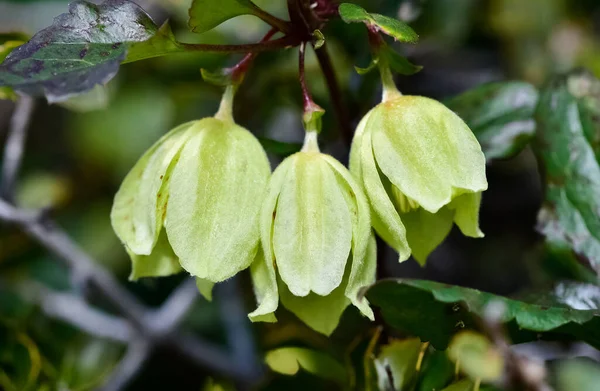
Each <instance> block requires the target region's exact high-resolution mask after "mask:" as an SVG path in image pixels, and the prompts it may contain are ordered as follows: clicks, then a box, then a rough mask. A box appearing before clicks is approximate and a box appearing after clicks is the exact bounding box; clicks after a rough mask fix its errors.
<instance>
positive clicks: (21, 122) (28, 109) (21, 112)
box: [0, 95, 34, 201]
mask: <svg viewBox="0 0 600 391" xmlns="http://www.w3.org/2000/svg"><path fill="white" fill-rule="evenodd" d="M33 108H34V100H33V98H31V97H29V96H26V95H24V96H21V97H20V98H19V100H18V101H17V104H16V105H15V111H14V113H13V115H12V118H11V120H10V127H9V130H8V135H7V137H6V144H5V146H4V160H3V162H2V182H0V197H2V198H4V199H6V200H9V201H12V200H13V196H14V187H15V182H16V179H17V175H18V174H19V169H20V168H21V160H22V157H23V148H24V146H25V139H26V138H27V127H28V126H29V122H30V120H31V114H32V113H33Z"/></svg>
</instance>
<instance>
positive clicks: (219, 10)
mask: <svg viewBox="0 0 600 391" xmlns="http://www.w3.org/2000/svg"><path fill="white" fill-rule="evenodd" d="M256 10H257V7H256V5H254V3H253V2H252V1H250V0H221V1H218V2H216V1H214V0H194V1H193V2H192V5H191V7H190V10H189V14H190V20H189V22H188V24H189V26H190V28H191V29H192V31H193V32H195V33H203V32H205V31H208V30H211V29H213V28H215V27H217V26H218V25H220V24H221V23H223V22H225V21H226V20H229V19H231V18H235V17H236V16H240V15H253V14H255V13H256Z"/></svg>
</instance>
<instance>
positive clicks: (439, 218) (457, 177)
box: [350, 87, 487, 264]
mask: <svg viewBox="0 0 600 391" xmlns="http://www.w3.org/2000/svg"><path fill="white" fill-rule="evenodd" d="M393 88H394V89H395V87H393ZM387 92H388V93H387V94H384V101H383V102H382V103H380V104H379V105H377V106H376V107H375V108H373V109H372V110H371V111H370V112H369V113H367V115H365V117H364V118H363V119H362V121H361V122H360V124H359V125H358V128H357V130H356V134H355V136H354V140H353V144H352V150H351V154H350V171H351V172H352V174H353V175H354V177H355V178H357V180H358V181H359V182H360V184H361V185H362V187H363V189H364V190H365V193H366V194H367V197H368V199H369V204H370V206H371V212H372V213H371V214H372V217H371V218H372V221H373V227H374V228H375V230H376V231H377V233H378V234H379V235H380V236H381V237H382V238H383V239H384V240H385V241H386V242H387V243H388V244H389V245H390V246H392V247H393V248H394V249H396V251H398V253H399V255H400V261H404V260H406V259H407V258H408V257H409V256H410V255H411V253H412V255H413V256H414V257H415V259H416V260H417V261H418V262H419V263H421V264H424V263H425V261H426V259H427V256H428V255H429V254H430V253H431V252H432V251H433V250H434V249H435V248H436V247H437V246H438V245H439V244H440V243H441V242H442V241H443V240H444V238H445V237H446V236H447V235H448V233H449V232H450V230H451V228H452V224H453V222H454V223H456V225H457V226H458V227H459V228H460V230H461V231H462V233H463V234H464V235H466V236H470V237H475V238H478V237H482V236H483V233H482V232H481V230H480V229H479V222H478V218H479V206H480V202H481V192H482V191H484V190H486V189H487V180H486V176H485V157H484V155H483V152H482V151H481V146H480V145H479V142H478V141H477V139H476V138H475V136H474V135H473V133H472V132H471V130H470V129H469V127H468V126H467V125H466V124H465V123H464V121H463V120H461V119H460V118H459V117H458V116H457V115H456V114H455V113H453V112H452V111H450V110H449V109H448V108H446V107H445V106H444V105H443V104H441V103H439V102H437V101H435V100H433V99H429V98H425V97H420V96H402V95H400V94H399V93H398V92H397V90H396V91H394V90H392V91H391V92H390V91H387ZM394 92H395V93H394Z"/></svg>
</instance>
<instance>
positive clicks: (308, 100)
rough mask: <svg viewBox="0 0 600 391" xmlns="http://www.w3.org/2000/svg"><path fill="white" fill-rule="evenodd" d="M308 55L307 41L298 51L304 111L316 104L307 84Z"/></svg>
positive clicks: (299, 77)
mask: <svg viewBox="0 0 600 391" xmlns="http://www.w3.org/2000/svg"><path fill="white" fill-rule="evenodd" d="M305 56H306V43H304V42H302V43H301V44H300V50H299V53H298V79H299V80H300V88H302V103H303V108H304V112H305V113H306V112H308V111H309V110H310V107H311V106H314V104H315V103H314V101H313V99H312V96H311V94H310V91H309V90H308V85H307V84H306V70H305V66H304V58H305Z"/></svg>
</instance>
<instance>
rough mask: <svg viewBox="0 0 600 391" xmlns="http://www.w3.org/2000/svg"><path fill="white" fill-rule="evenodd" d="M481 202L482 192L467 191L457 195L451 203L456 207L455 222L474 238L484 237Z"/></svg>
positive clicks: (451, 206)
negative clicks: (480, 214)
mask: <svg viewBox="0 0 600 391" xmlns="http://www.w3.org/2000/svg"><path fill="white" fill-rule="evenodd" d="M480 204H481V193H480V192H477V193H466V194H463V195H460V196H458V197H456V198H455V199H454V200H452V202H451V203H450V205H449V208H451V209H454V210H455V211H456V212H455V214H454V222H455V223H456V225H458V228H460V230H461V232H462V233H463V235H465V236H470V237H472V238H483V236H484V235H483V232H481V230H480V229H479V205H480Z"/></svg>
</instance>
